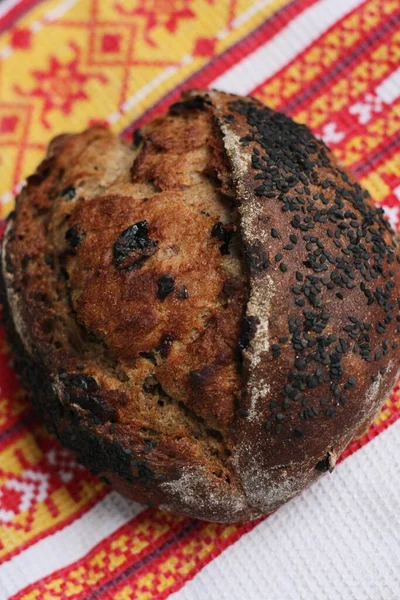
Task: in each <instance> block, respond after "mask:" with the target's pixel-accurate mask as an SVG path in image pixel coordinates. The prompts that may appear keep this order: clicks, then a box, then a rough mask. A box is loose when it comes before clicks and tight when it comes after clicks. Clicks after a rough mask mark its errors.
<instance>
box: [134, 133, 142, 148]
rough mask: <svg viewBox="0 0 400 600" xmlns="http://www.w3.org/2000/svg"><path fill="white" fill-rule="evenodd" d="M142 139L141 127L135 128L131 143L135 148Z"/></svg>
mask: <svg viewBox="0 0 400 600" xmlns="http://www.w3.org/2000/svg"><path fill="white" fill-rule="evenodd" d="M142 140H143V133H142V130H141V129H135V131H134V132H133V134H132V143H133V145H134V146H135V147H136V148H137V147H138V146H140V144H141V142H142Z"/></svg>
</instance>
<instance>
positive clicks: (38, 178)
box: [26, 158, 54, 187]
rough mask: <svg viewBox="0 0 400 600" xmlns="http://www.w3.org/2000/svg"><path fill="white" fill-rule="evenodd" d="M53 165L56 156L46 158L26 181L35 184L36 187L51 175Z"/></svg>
mask: <svg viewBox="0 0 400 600" xmlns="http://www.w3.org/2000/svg"><path fill="white" fill-rule="evenodd" d="M53 165H54V158H46V159H45V160H43V161H42V162H41V163H40V165H39V166H38V168H37V169H36V172H35V173H34V174H33V175H30V176H29V177H27V179H26V183H27V184H28V185H34V186H35V187H36V186H39V185H41V184H42V183H43V182H44V181H45V180H46V179H47V178H48V176H49V175H50V173H51V171H52V167H53Z"/></svg>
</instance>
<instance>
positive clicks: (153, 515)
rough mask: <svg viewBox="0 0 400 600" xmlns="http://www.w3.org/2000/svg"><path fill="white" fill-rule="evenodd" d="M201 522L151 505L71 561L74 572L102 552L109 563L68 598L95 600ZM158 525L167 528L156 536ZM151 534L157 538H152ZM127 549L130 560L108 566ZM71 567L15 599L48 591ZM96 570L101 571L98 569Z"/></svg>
mask: <svg viewBox="0 0 400 600" xmlns="http://www.w3.org/2000/svg"><path fill="white" fill-rule="evenodd" d="M199 525H200V523H199V522H198V521H196V520H195V519H185V518H178V517H175V516H173V515H171V514H170V513H167V512H161V511H159V510H158V509H150V508H149V509H146V510H144V511H143V512H141V513H140V514H139V515H138V516H136V517H134V518H133V519H132V520H131V521H129V522H128V523H126V524H125V525H122V526H121V527H120V528H118V529H117V530H116V531H115V532H114V533H113V534H111V535H110V536H109V537H107V538H106V539H104V540H102V541H101V542H100V543H99V544H96V546H94V547H93V548H92V550H90V552H88V553H87V554H86V555H85V556H83V557H82V558H81V559H80V560H78V561H76V562H74V563H72V564H73V569H74V571H75V569H79V568H80V567H81V566H82V565H84V566H87V564H88V563H89V562H90V561H91V560H92V559H94V558H95V557H96V556H98V555H99V553H101V554H102V555H103V556H104V561H105V562H106V563H108V564H107V566H104V565H103V566H102V567H99V569H101V575H103V574H105V577H102V578H101V579H100V582H99V583H98V584H96V583H91V584H90V589H88V588H86V589H84V590H81V591H77V592H76V593H73V592H71V591H69V592H68V594H67V595H68V599H69V600H89V599H90V600H92V599H94V598H97V597H98V596H99V595H100V594H102V593H103V592H105V591H106V590H108V589H109V588H110V587H113V586H114V585H117V583H118V582H120V581H122V580H124V579H125V578H126V577H127V574H133V573H134V572H136V571H138V570H140V569H142V568H145V567H146V565H147V564H148V563H150V562H152V561H153V560H155V559H156V558H157V557H158V556H159V555H161V554H162V553H163V552H165V551H166V550H167V549H168V548H170V547H171V546H173V545H174V544H175V543H176V542H177V541H179V540H180V539H182V538H183V537H185V536H187V535H188V534H189V533H190V532H191V531H192V530H193V529H195V528H196V527H199ZM157 527H161V528H162V527H165V528H166V530H165V531H164V533H162V534H161V535H160V536H159V537H157V538H154V530H155V529H156V528H157ZM152 537H153V538H154V539H152ZM121 540H122V542H123V543H122V544H121V543H119V542H121ZM147 540H148V541H149V544H148V545H144V546H143V548H142V549H141V550H139V551H138V552H135V550H134V545H135V543H136V542H142V543H144V544H146V541H147ZM130 542H131V545H132V547H133V548H132V549H131V548H128V546H129V543H130ZM124 546H125V548H124ZM124 550H125V555H127V554H128V553H129V555H128V556H127V559H126V560H124V561H123V562H121V564H120V565H117V566H116V567H115V568H114V569H113V570H108V568H107V567H109V562H110V557H111V556H112V554H113V553H114V555H117V554H119V555H120V556H121V555H124ZM71 566H72V565H68V566H67V567H64V568H63V569H60V570H59V571H55V572H54V573H51V574H50V575H48V576H47V577H45V578H43V579H42V580H41V581H40V583H39V584H38V583H33V584H32V585H30V586H28V587H26V588H24V589H23V590H21V591H20V592H18V593H17V594H16V595H14V596H13V597H12V598H13V600H18V598H21V597H23V596H25V595H26V594H28V593H29V591H30V590H40V591H42V592H43V593H45V592H46V583H47V582H49V581H52V580H53V579H54V578H61V579H65V581H67V576H68V575H69V574H70V572H71ZM92 568H93V567H92ZM95 570H96V571H98V569H97V568H96V569H95ZM62 591H63V590H62ZM47 593H48V591H47Z"/></svg>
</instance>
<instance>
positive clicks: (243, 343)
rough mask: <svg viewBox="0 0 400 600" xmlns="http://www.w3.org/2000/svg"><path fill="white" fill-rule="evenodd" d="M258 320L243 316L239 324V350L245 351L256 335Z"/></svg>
mask: <svg viewBox="0 0 400 600" xmlns="http://www.w3.org/2000/svg"><path fill="white" fill-rule="evenodd" d="M259 324H260V320H259V319H258V318H257V317H252V316H244V317H243V318H242V321H241V323H240V334H239V349H240V350H245V349H246V348H247V347H248V346H249V345H250V343H251V340H252V339H253V337H254V336H255V334H256V331H257V326H258V325H259Z"/></svg>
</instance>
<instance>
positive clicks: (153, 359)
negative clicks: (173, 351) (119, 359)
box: [139, 350, 157, 366]
mask: <svg viewBox="0 0 400 600" xmlns="http://www.w3.org/2000/svg"><path fill="white" fill-rule="evenodd" d="M139 356H141V357H142V358H145V359H146V360H148V361H150V362H151V363H152V364H153V365H154V366H157V359H156V357H155V353H154V350H150V351H149V352H139Z"/></svg>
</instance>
